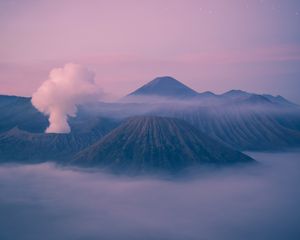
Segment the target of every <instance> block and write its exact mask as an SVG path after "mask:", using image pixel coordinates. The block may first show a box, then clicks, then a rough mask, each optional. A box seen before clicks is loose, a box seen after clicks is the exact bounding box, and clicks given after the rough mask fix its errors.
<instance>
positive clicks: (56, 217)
mask: <svg viewBox="0 0 300 240" xmlns="http://www.w3.org/2000/svg"><path fill="white" fill-rule="evenodd" d="M250 155H251V156H252V157H254V158H255V159H257V160H258V161H259V162H260V163H261V164H259V165H258V166H249V167H238V168H227V169H219V170H211V171H203V170H202V171H200V172H198V173H194V175H193V176H191V177H181V178H180V179H176V180H175V179H163V178H151V177H144V178H141V177H126V176H115V175H109V174H106V173H103V172H99V171H84V172H83V171H79V170H76V169H66V168H60V167H57V166H55V165H53V164H48V163H45V164H36V165H1V166H0V213H1V214H0V239H2V240H12V239H14V240H15V239H22V240H27V239H28V240H35V239H39V240H40V239H43V240H48V239H49V240H50V239H51V240H52V239H55V240H57V239H64V240H68V239H70V240H71V239H72V240H77V239H78V240H79V239H84V240H92V239H114V240H118V239H130V240H135V239H137V240H143V239H145V240H146V239H147V240H148V239H150V240H151V239H175V240H177V239H184V240H189V239H191V240H202V239H203V240H206V239H207V240H213V239H218V240H220V239H221V240H222V239H224V240H232V239H242V240H248V239H249V240H253V239H256V240H260V239H261V240H266V239H272V240H277V239H278V240H281V239H289V240H293V239H295V240H296V239H300V228H299V222H300V208H299V202H300V188H299V182H300V171H299V170H300V152H292V153H250Z"/></svg>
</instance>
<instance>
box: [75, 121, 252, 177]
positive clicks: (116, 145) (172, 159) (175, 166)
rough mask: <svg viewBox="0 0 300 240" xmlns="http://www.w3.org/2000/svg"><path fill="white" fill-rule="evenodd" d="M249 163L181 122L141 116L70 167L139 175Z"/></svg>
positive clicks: (76, 158)
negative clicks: (102, 168) (197, 167)
mask: <svg viewBox="0 0 300 240" xmlns="http://www.w3.org/2000/svg"><path fill="white" fill-rule="evenodd" d="M251 161H253V160H252V159H251V158H250V157H248V156H246V155H244V154H242V153H240V152H238V151H235V150H232V149H231V148H228V147H227V146H225V145H223V144H221V143H219V142H217V141H215V140H213V139H211V138H210V137H208V136H206V135H205V134H203V133H202V132H200V131H199V130H197V129H196V128H194V127H192V126H190V125H189V124H187V123H185V122H183V121H181V120H178V119H172V118H162V117H153V116H147V117H146V116H144V117H143V116H141V117H133V118H130V119H128V120H127V121H126V122H125V123H123V124H122V125H121V126H119V127H118V128H116V129H115V130H113V131H112V132H111V133H109V134H108V135H107V136H105V137H104V138H103V139H102V140H100V141H98V142H97V143H95V144H94V145H92V146H90V147H88V148H86V149H84V150H83V151H81V152H79V153H78V154H76V155H75V157H74V159H73V161H72V163H73V164H78V165H82V166H102V167H109V168H111V169H114V170H121V171H127V170H128V171H130V172H135V173H142V172H155V171H160V170H162V171H168V172H174V171H175V172H176V171H179V170H182V169H184V168H186V167H188V166H192V165H199V164H232V163H238V162H251Z"/></svg>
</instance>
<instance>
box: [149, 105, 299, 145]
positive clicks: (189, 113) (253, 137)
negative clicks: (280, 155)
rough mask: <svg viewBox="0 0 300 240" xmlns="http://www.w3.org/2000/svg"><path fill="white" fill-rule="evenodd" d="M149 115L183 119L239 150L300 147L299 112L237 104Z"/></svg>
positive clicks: (158, 110) (176, 109) (179, 108)
mask: <svg viewBox="0 0 300 240" xmlns="http://www.w3.org/2000/svg"><path fill="white" fill-rule="evenodd" d="M152 114H156V115H160V116H167V117H175V118H178V119H182V120H185V121H187V122H188V123H190V124H192V125H193V126H195V127H197V128H198V129H199V130H201V131H203V132H204V133H206V134H208V135H210V136H213V137H215V138H217V139H220V140H222V141H223V142H225V143H227V144H228V145H230V146H231V147H233V148H235V149H239V150H280V149H287V148H290V147H299V146H300V131H299V129H300V111H298V113H297V112H296V110H295V111H291V112H290V111H288V110H280V111H279V110H278V109H272V108H270V107H269V105H267V107H263V106H262V105H260V107H254V106H253V105H252V106H247V107H245V106H244V105H242V104H241V105H239V104H234V105H224V106H210V107H206V106H204V107H199V106H190V107H180V106H179V105H178V104H177V105H176V107H173V108H164V107H162V108H161V109H157V110H156V111H153V112H152Z"/></svg>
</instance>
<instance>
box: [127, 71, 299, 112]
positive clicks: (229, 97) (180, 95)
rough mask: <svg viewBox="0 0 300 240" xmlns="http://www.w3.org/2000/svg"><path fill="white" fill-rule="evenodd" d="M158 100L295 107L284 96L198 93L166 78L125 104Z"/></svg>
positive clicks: (140, 91) (231, 92)
mask: <svg viewBox="0 0 300 240" xmlns="http://www.w3.org/2000/svg"><path fill="white" fill-rule="evenodd" d="M151 100H152V101H158V100H169V101H170V100H186V101H197V100H198V101H205V103H207V102H208V101H210V102H211V103H213V104H216V103H221V104H223V103H224V102H226V103H229V102H234V103H235V104H236V103H237V102H239V103H249V104H251V103H252V104H278V105H285V106H286V105H295V104H294V103H292V102H290V101H288V100H287V99H285V98H283V97H282V96H272V95H269V94H262V95H259V94H254V93H248V92H245V91H241V90H230V91H228V92H225V93H223V94H219V95H217V94H214V93H212V92H209V91H206V92H202V93H198V92H197V91H195V90H193V89H191V88H190V87H188V86H186V85H185V84H183V83H181V82H179V81H178V80H176V79H174V78H172V77H169V76H166V77H158V78H155V79H153V80H152V81H150V82H148V83H147V84H145V85H143V86H142V87H140V88H138V89H137V90H135V91H133V92H132V93H130V94H128V95H127V96H125V97H124V98H123V99H122V101H125V102H145V101H146V102H149V101H151Z"/></svg>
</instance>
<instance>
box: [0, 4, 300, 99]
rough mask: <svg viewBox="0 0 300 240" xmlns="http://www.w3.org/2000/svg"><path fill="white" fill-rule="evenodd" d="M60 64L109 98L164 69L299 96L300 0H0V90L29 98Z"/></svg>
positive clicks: (195, 80)
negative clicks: (81, 69)
mask: <svg viewBox="0 0 300 240" xmlns="http://www.w3.org/2000/svg"><path fill="white" fill-rule="evenodd" d="M67 62H75V63H79V64H83V65H85V66H87V67H89V68H90V69H92V70H94V71H95V72H96V79H97V83H98V84H99V85H100V86H101V87H102V89H103V90H104V91H105V92H107V93H109V94H110V95H111V96H112V97H118V96H121V95H123V94H126V93H128V92H130V91H132V90H134V89H135V88H137V87H139V86H140V85H141V84H144V83H145V82H147V81H149V80H151V79H153V78H155V77H157V76H162V75H170V76H173V77H175V78H177V79H178V80H180V81H182V82H184V83H186V84H187V85H189V86H191V87H193V88H194V89H195V90H197V91H206V90H210V91H214V92H216V93H222V92H224V91H227V90H230V89H243V90H246V91H250V92H258V93H271V94H275V95H277V94H280V95H283V96H285V97H287V98H289V99H290V100H293V101H295V102H298V103H300V93H299V92H300V91H299V90H300V1H299V0H194V1H193V0H151V1H146V0H145V1H143V0H119V1H117V0H107V1H105V0H98V1H96V0H95V1H92V0H59V1H55V0H49V1H42V0H19V1H18V0H0V93H2V94H14V95H25V96H30V95H31V94H32V93H33V92H34V91H35V90H36V88H37V87H38V86H39V85H40V84H41V83H42V82H43V81H44V80H46V79H47V75H48V72H49V71H50V70H51V69H52V68H54V67H60V66H62V65H64V64H65V63H67Z"/></svg>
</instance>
